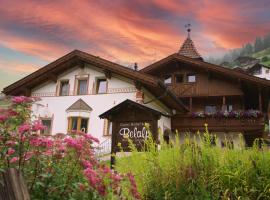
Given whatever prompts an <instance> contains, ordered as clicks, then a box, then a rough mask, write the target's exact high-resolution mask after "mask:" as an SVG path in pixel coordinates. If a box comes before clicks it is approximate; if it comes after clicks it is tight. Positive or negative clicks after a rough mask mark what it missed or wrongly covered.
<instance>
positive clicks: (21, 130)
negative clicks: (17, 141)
mask: <svg viewBox="0 0 270 200" xmlns="http://www.w3.org/2000/svg"><path fill="white" fill-rule="evenodd" d="M30 128H31V126H30V125H29V124H23V125H21V126H19V128H18V130H19V133H25V132H28V131H29V130H30Z"/></svg>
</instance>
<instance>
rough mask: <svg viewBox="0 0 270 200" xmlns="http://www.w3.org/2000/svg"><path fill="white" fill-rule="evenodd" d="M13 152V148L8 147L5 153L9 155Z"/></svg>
mask: <svg viewBox="0 0 270 200" xmlns="http://www.w3.org/2000/svg"><path fill="white" fill-rule="evenodd" d="M14 153H15V150H14V149H12V148H8V151H7V154H8V155H9V156H10V155H12V154H14Z"/></svg>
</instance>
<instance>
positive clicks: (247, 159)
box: [116, 129, 270, 200]
mask: <svg viewBox="0 0 270 200" xmlns="http://www.w3.org/2000/svg"><path fill="white" fill-rule="evenodd" d="M196 137H197V140H196V139H195V138H191V136H190V135H188V134H187V135H186V136H185V139H184V141H182V143H181V144H180V142H179V141H178V140H176V141H175V142H174V143H171V144H169V145H167V144H166V143H165V142H164V141H161V147H160V148H161V149H160V150H157V148H156V145H155V144H154V142H153V141H152V140H151V139H150V140H149V141H148V142H147V147H146V148H147V149H148V151H147V152H144V153H142V152H137V151H136V150H135V149H134V148H133V152H132V154H131V156H130V157H125V158H121V159H118V160H117V161H116V168H117V170H118V171H120V172H123V173H124V172H127V171H131V172H133V174H134V176H135V179H136V181H137V184H138V189H139V192H140V193H141V194H142V196H143V198H144V199H156V200H159V199H171V200H173V199H201V200H204V199H213V200H214V199H269V195H270V170H269V164H270V152H269V151H268V149H266V147H265V146H264V145H263V146H262V148H259V147H258V146H259V140H257V141H256V142H255V143H254V146H253V148H251V149H245V147H244V145H242V147H240V148H238V149H232V146H231V144H230V142H229V141H228V142H226V146H225V147H224V148H220V147H215V146H212V145H211V143H212V139H211V138H213V137H212V136H211V134H209V132H208V131H207V129H206V131H205V133H201V134H198V135H196ZM239 137H241V139H242V136H241V135H240V136H239ZM161 138H162V137H161ZM242 144H244V143H242ZM240 146H241V145H240Z"/></svg>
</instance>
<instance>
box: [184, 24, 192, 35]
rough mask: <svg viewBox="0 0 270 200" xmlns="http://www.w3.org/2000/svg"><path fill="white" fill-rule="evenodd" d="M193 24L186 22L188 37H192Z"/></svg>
mask: <svg viewBox="0 0 270 200" xmlns="http://www.w3.org/2000/svg"><path fill="white" fill-rule="evenodd" d="M190 27H191V24H189V23H188V24H185V28H186V29H187V32H188V38H190V31H191V28H190Z"/></svg>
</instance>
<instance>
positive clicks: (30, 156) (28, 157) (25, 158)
mask: <svg viewBox="0 0 270 200" xmlns="http://www.w3.org/2000/svg"><path fill="white" fill-rule="evenodd" d="M33 155H34V152H32V151H29V152H27V153H25V154H24V160H25V161H27V160H29V159H30V158H32V156H33Z"/></svg>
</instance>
